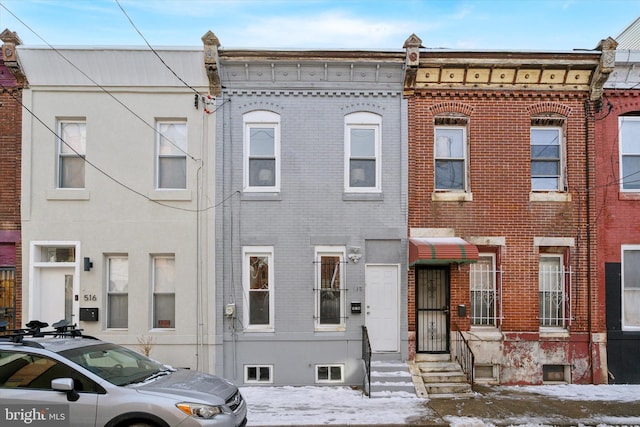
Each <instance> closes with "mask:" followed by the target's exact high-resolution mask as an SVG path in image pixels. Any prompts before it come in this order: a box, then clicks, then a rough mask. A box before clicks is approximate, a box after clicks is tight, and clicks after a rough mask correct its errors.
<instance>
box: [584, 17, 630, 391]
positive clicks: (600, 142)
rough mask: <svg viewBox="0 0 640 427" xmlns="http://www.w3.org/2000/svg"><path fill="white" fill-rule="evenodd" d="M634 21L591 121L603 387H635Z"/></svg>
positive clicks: (624, 34) (623, 36)
mask: <svg viewBox="0 0 640 427" xmlns="http://www.w3.org/2000/svg"><path fill="white" fill-rule="evenodd" d="M639 30H640V18H639V19H637V20H636V21H635V22H634V23H632V24H631V25H630V26H629V27H628V28H627V29H626V30H625V31H623V32H622V33H621V34H620V35H619V36H618V37H617V38H616V41H617V42H618V46H617V48H616V56H615V71H614V72H613V73H612V74H611V76H610V77H609V79H608V80H607V83H606V85H605V92H604V96H603V100H602V101H603V102H602V104H603V106H602V109H601V111H600V112H599V113H598V114H597V115H596V159H595V161H596V185H595V190H596V191H595V192H594V193H595V194H596V206H595V215H596V218H595V219H596V221H597V225H598V277H597V283H598V288H599V289H602V290H603V292H606V312H607V361H608V369H609V382H610V383H617V384H625V383H636V384H637V383H640V353H639V352H638V348H640V221H639V220H638V209H640V179H639V177H638V174H639V173H640V163H638V158H639V157H638V156H639V155H640V72H639V70H638V65H639V64H640V36H639V34H640V33H639V32H638V31H639Z"/></svg>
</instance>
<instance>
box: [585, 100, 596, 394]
mask: <svg viewBox="0 0 640 427" xmlns="http://www.w3.org/2000/svg"><path fill="white" fill-rule="evenodd" d="M589 110H590V102H589V100H588V99H587V100H585V101H584V149H585V179H586V196H585V198H586V203H587V208H586V215H587V229H586V239H587V325H588V327H587V331H588V333H589V363H590V365H591V382H592V383H593V382H594V380H595V377H596V370H597V368H596V366H595V363H594V360H593V329H592V324H591V321H592V316H591V307H592V301H591V298H592V295H591V291H592V286H591V278H592V277H591V265H592V264H591V180H590V178H589V164H590V161H591V150H590V149H589ZM594 169H595V168H594Z"/></svg>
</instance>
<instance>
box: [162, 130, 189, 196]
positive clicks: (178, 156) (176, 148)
mask: <svg viewBox="0 0 640 427" xmlns="http://www.w3.org/2000/svg"><path fill="white" fill-rule="evenodd" d="M171 125H174V126H175V125H181V126H183V127H184V140H182V141H177V140H175V138H173V139H172V138H169V137H168V136H167V135H165V134H166V132H164V133H163V127H164V126H171ZM162 141H166V142H165V143H166V144H168V145H166V147H169V150H170V152H166V153H165V152H163V147H165V146H164V145H163V142H162ZM188 141H189V138H188V134H187V122H186V120H158V121H156V189H158V190H185V189H186V188H187V148H188ZM164 159H171V160H175V161H182V162H183V164H184V177H183V178H184V185H182V186H162V173H161V172H162V165H161V163H162V160H164Z"/></svg>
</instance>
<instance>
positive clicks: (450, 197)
mask: <svg viewBox="0 0 640 427" xmlns="http://www.w3.org/2000/svg"><path fill="white" fill-rule="evenodd" d="M431 200H432V201H434V202H472V201H473V193H470V192H464V191H436V192H433V193H431Z"/></svg>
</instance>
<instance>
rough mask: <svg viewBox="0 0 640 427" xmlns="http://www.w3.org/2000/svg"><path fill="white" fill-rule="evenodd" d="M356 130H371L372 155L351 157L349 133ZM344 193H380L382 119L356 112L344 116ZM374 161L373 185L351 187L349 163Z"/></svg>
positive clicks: (377, 115)
mask: <svg viewBox="0 0 640 427" xmlns="http://www.w3.org/2000/svg"><path fill="white" fill-rule="evenodd" d="M357 129H364V130H373V132H374V155H373V156H361V157H358V156H356V155H352V152H351V151H352V147H351V145H352V144H351V131H352V130H357ZM344 141H345V143H344V191H345V192H346V193H380V192H381V191H382V117H381V116H380V115H379V114H375V113H369V112H356V113H351V114H347V115H345V116H344ZM352 160H354V161H355V160H373V161H375V167H374V169H375V184H374V185H373V186H369V187H359V186H358V187H356V186H351V161H352Z"/></svg>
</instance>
